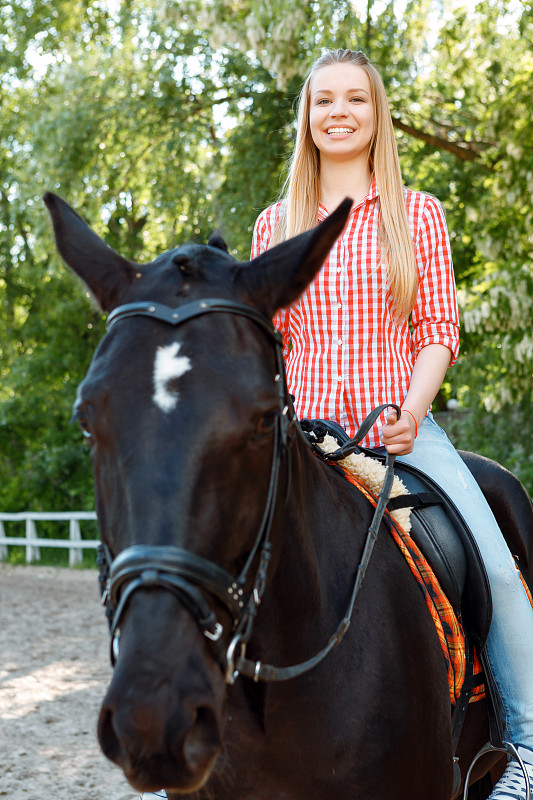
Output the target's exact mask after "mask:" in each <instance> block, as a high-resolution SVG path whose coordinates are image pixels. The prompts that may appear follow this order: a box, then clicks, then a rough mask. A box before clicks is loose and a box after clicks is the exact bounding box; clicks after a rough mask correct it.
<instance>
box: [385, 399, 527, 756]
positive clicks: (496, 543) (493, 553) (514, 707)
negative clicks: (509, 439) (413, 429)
mask: <svg viewBox="0 0 533 800" xmlns="http://www.w3.org/2000/svg"><path fill="white" fill-rule="evenodd" d="M398 460H399V461H405V462H406V463H408V464H412V465H413V466H415V467H418V469H420V470H421V471H422V472H425V473H426V474H427V475H429V476H430V477H431V478H433V480H435V481H436V482H437V483H438V484H439V485H440V486H441V487H442V488H443V489H444V491H445V492H446V493H447V494H448V495H449V496H450V498H451V499H452V500H453V502H454V503H455V505H456V506H457V508H458V509H459V511H460V512H461V514H462V515H463V517H464V519H465V521H466V522H467V524H468V525H469V527H470V529H471V531H472V533H473V535H474V538H475V540H476V542H477V545H478V547H479V550H480V553H481V556H482V558H483V561H484V562H485V568H486V570H487V574H488V577H489V583H490V588H491V591H492V601H493V617H492V623H491V626H490V631H489V635H488V638H487V657H488V659H489V662H490V665H491V667H492V670H493V673H494V678H495V681H496V684H497V686H498V689H499V692H500V695H501V700H502V705H503V710H504V713H505V724H506V731H505V737H506V738H507V739H508V740H509V741H511V742H512V743H513V744H519V743H520V744H524V745H526V746H527V747H531V748H533V609H532V608H531V605H530V603H529V600H528V597H527V595H526V592H525V591H524V588H523V586H522V582H521V581H520V578H519V573H518V570H517V568H516V565H515V562H514V559H513V557H512V556H511V553H510V552H509V549H508V547H507V545H506V543H505V540H504V538H503V535H502V533H501V531H500V529H499V527H498V525H497V523H496V520H495V518H494V516H493V514H492V511H491V510H490V508H489V506H488V504H487V502H486V501H485V498H484V497H483V494H482V493H481V491H480V489H479V487H478V485H477V483H476V481H475V480H474V478H473V477H472V474H471V473H470V471H469V470H468V469H467V467H466V466H465V464H464V462H463V461H462V459H461V457H460V456H459V454H458V453H457V451H456V450H455V448H454V446H453V445H452V444H451V442H450V440H449V439H448V437H447V436H446V434H445V432H444V431H443V430H442V428H440V427H439V426H438V425H437V423H436V422H435V420H434V419H433V417H432V415H431V414H428V416H427V417H426V418H425V419H424V421H423V423H422V424H421V425H420V428H419V430H418V436H417V438H416V441H415V446H414V449H413V452H412V453H409V455H407V456H398Z"/></svg>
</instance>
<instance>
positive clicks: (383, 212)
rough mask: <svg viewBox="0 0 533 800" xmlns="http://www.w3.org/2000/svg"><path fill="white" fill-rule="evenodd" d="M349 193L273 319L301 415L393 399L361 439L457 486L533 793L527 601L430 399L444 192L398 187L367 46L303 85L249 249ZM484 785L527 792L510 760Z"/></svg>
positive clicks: (441, 297) (453, 352)
mask: <svg viewBox="0 0 533 800" xmlns="http://www.w3.org/2000/svg"><path fill="white" fill-rule="evenodd" d="M346 196H349V197H351V198H353V206H352V211H351V214H350V217H349V220H348V223H347V225H346V228H345V230H344V232H343V234H342V236H341V237H340V238H339V240H338V241H337V243H336V244H335V246H334V247H333V249H332V251H331V253H330V255H329V258H328V260H327V261H326V262H325V264H324V266H323V268H322V270H321V272H320V273H319V274H318V276H317V277H316V278H315V280H314V281H313V282H312V283H311V285H310V286H308V287H307V289H306V290H305V291H304V292H303V294H302V296H301V297H300V299H299V300H298V301H296V302H295V303H294V304H293V305H292V306H290V307H289V308H287V309H283V310H281V311H280V312H279V313H278V315H277V316H276V319H275V324H276V326H277V327H278V328H279V330H280V331H281V332H282V334H283V337H284V343H285V360H286V366H287V378H288V383H289V390H290V391H291V393H292V394H293V395H294V396H295V407H296V411H297V413H298V415H299V416H300V417H301V418H309V419H315V418H321V419H332V420H335V421H336V422H338V423H339V424H340V425H342V426H343V427H344V428H345V430H346V431H347V433H348V434H350V435H353V434H354V433H355V431H356V430H357V428H358V426H359V424H360V423H361V422H362V420H363V419H364V418H365V417H366V416H367V414H368V413H369V412H370V411H371V410H372V409H373V408H375V407H376V406H378V405H380V404H381V403H396V404H397V405H399V406H400V407H401V409H402V414H401V417H400V419H397V417H396V414H395V413H388V415H387V416H386V417H385V418H382V419H380V420H378V422H377V423H376V424H375V426H374V428H373V429H372V430H371V431H370V433H369V434H368V436H367V438H366V440H365V442H364V444H366V445H367V446H369V447H380V446H384V447H386V449H387V450H388V451H389V452H391V453H395V454H396V455H397V457H398V458H399V459H400V460H404V461H406V462H408V463H411V464H413V465H415V466H417V467H418V468H419V469H421V470H423V471H424V472H426V473H427V474H429V475H430V476H431V477H432V478H433V479H434V480H436V481H437V482H438V483H439V484H440V485H441V486H442V487H443V489H444V490H445V491H446V492H447V493H448V494H449V495H450V496H451V498H452V499H453V500H454V502H455V504H456V506H457V507H458V508H459V510H460V511H461V513H462V514H463V516H464V517H465V519H466V521H467V522H468V523H469V525H470V527H471V529H472V531H473V534H474V536H475V538H476V540H477V542H478V546H479V549H480V551H481V553H482V556H483V558H484V560H485V564H486V568H487V572H488V575H489V581H490V584H491V590H492V596H493V604H494V616H493V621H492V625H491V629H490V633H489V637H488V641H487V653H488V658H489V662H490V665H491V667H492V669H493V672H494V676H495V679H496V683H497V685H498V688H499V690H500V693H501V697H502V705H503V708H504V710H505V720H504V722H505V725H506V736H507V738H508V740H509V741H510V742H512V743H513V744H514V745H515V746H516V747H518V748H519V752H520V755H521V757H522V759H523V761H524V762H527V769H528V770H529V776H530V784H531V791H532V792H533V666H532V665H533V610H532V608H531V606H530V604H529V600H528V598H527V595H526V593H525V591H524V589H523V587H522V584H521V581H520V579H519V575H518V572H517V570H516V567H515V564H514V561H513V558H512V556H511V554H510V552H509V550H508V548H507V546H506V544H505V541H504V539H503V536H502V534H501V532H500V530H499V528H498V526H497V524H496V521H495V519H494V517H493V515H492V513H491V511H490V509H489V507H488V505H487V503H486V501H485V499H484V497H483V495H482V494H481V492H480V491H479V489H478V487H477V484H476V483H475V481H474V479H473V477H472V476H471V474H470V473H469V472H468V470H467V469H466V467H465V465H464V463H463V462H462V460H461V459H460V457H459V455H458V454H457V453H456V451H455V449H454V448H453V446H452V445H451V444H450V442H449V440H448V439H447V437H446V434H445V433H444V431H442V429H441V428H439V426H438V425H437V424H436V423H435V421H434V420H433V418H432V416H431V413H430V411H429V409H430V407H431V403H432V401H433V399H434V397H435V395H436V393H437V392H438V390H439V388H440V386H441V384H442V381H443V379H444V376H445V374H446V370H447V369H448V367H449V366H450V365H452V364H453V363H454V361H455V360H456V358H457V353H458V349H459V319H458V311H457V300H456V291H455V281H454V275H453V267H452V258H451V253H450V244H449V239H448V232H447V228H446V221H445V218H444V213H443V210H442V207H441V205H440V203H439V202H438V201H437V200H436V199H435V198H433V197H431V196H429V195H427V194H423V193H421V192H414V191H410V190H408V189H405V188H404V187H403V185H402V177H401V171H400V164H399V159H398V152H397V148H396V142H395V137H394V131H393V127H392V122H391V116H390V111H389V107H388V102H387V98H386V94H385V89H384V86H383V82H382V80H381V77H380V75H379V73H378V72H377V71H376V69H375V68H374V67H373V66H372V65H371V64H370V62H369V61H368V59H367V58H366V56H365V55H364V54H363V53H361V52H353V51H350V50H336V51H328V52H326V53H325V54H324V55H323V56H322V57H321V58H320V59H319V60H318V61H317V62H316V63H315V65H314V67H313V69H312V70H311V72H310V74H309V76H308V78H307V80H306V81H305V84H304V86H303V88H302V92H301V96H300V105H299V113H298V126H297V135H296V142H295V147H294V153H293V157H292V162H291V167H290V172H289V177H288V181H287V184H286V190H285V196H284V199H283V200H282V201H281V202H279V203H276V204H275V205H273V206H270V207H269V208H267V209H266V210H265V211H263V212H262V213H261V214H260V215H259V217H258V219H257V221H256V224H255V228H254V237H253V244H252V256H253V257H255V256H257V255H258V254H259V253H261V252H263V251H264V250H266V249H267V248H269V247H272V246H273V245H275V244H277V243H278V242H280V241H282V240H284V239H285V238H288V237H290V236H294V235H295V234H298V233H300V232H302V231H304V230H307V229H309V228H311V227H313V226H314V225H316V223H317V221H318V220H321V219H323V218H324V217H325V216H326V215H327V214H328V213H329V212H330V211H332V210H333V209H334V208H335V207H336V206H337V205H338V203H339V202H340V201H341V200H342V199H343V198H344V197H346ZM490 797H491V798H492V799H493V800H495V799H496V798H500V799H501V800H503V798H525V797H526V791H525V781H524V778H523V775H522V772H521V770H520V769H519V768H518V766H517V764H516V762H514V761H511V762H510V763H509V765H508V767H507V769H506V771H505V774H504V776H503V778H502V779H501V780H500V781H499V782H498V784H497V786H496V787H495V788H494V790H493V792H492V794H491V795H490Z"/></svg>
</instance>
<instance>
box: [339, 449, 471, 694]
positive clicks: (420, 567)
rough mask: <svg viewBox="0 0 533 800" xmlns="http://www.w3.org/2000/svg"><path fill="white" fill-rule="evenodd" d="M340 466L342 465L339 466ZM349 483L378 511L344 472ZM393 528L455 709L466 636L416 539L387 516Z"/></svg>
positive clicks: (370, 496)
mask: <svg viewBox="0 0 533 800" xmlns="http://www.w3.org/2000/svg"><path fill="white" fill-rule="evenodd" d="M337 466H338V465H337ZM342 471H343V473H344V475H345V477H346V478H347V480H349V481H350V483H352V484H353V485H354V486H355V487H356V488H357V489H358V490H359V491H360V492H362V494H363V495H364V496H365V497H366V498H367V500H368V501H369V503H370V504H371V505H372V506H373V507H374V508H375V507H376V504H377V498H376V497H375V496H374V495H373V494H372V493H371V492H370V491H369V490H368V489H367V487H366V486H364V484H362V483H361V482H360V481H358V480H357V478H355V477H354V476H353V475H351V474H350V473H349V472H347V471H346V470H345V469H343V470H342ZM385 514H386V516H387V519H388V521H389V524H390V531H391V534H392V537H393V539H394V541H395V542H396V544H397V545H398V547H399V548H400V551H401V552H402V554H403V556H404V558H405V560H406V561H407V564H408V565H409V568H410V570H411V572H412V573H413V575H414V577H415V579H416V582H417V583H418V585H419V587H420V589H421V591H422V593H423V595H424V599H425V601H426V605H427V607H428V610H429V613H430V614H431V618H432V620H433V624H434V625H435V629H436V631H437V635H438V637H439V642H440V646H441V649H442V654H443V656H444V661H445V663H446V670H447V673H448V689H449V693H450V703H451V704H452V705H455V703H456V701H457V698H458V697H459V695H460V693H461V688H462V686H463V682H464V679H465V668H466V654H465V634H464V629H463V626H462V625H461V623H460V622H459V620H458V619H457V616H456V614H455V612H454V610H453V607H452V604H451V603H450V601H449V600H448V598H447V597H446V595H445V594H444V592H443V591H442V588H441V586H440V584H439V582H438V580H437V577H436V575H435V573H434V572H433V570H432V569H431V567H430V565H429V563H428V561H427V560H426V559H425V557H424V556H423V554H422V553H421V551H420V550H419V548H418V547H417V545H416V544H415V542H414V541H413V539H412V538H411V537H410V536H409V534H407V533H405V531H404V530H403V529H402V528H401V527H400V525H399V524H398V523H397V522H396V521H395V520H394V519H393V518H392V517H391V515H390V514H389V512H388V511H386V512H385ZM481 672H482V667H481V663H480V661H479V658H478V656H477V653H476V652H475V655H474V675H477V674H479V673H481ZM484 693H485V689H484V686H483V685H481V686H479V687H477V688H476V689H474V691H473V694H472V698H471V700H470V702H474V701H475V700H480V699H481V698H482V697H484Z"/></svg>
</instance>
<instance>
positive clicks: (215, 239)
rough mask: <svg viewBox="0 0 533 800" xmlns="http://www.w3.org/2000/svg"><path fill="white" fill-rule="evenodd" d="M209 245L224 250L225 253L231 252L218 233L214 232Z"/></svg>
mask: <svg viewBox="0 0 533 800" xmlns="http://www.w3.org/2000/svg"><path fill="white" fill-rule="evenodd" d="M207 244H208V245H209V247H217V248H218V249H219V250H223V251H224V252H225V253H227V252H229V251H228V245H227V244H226V242H225V241H224V239H223V238H222V236H221V235H220V234H219V233H218V232H217V231H214V232H213V233H212V234H211V236H210V237H209V241H208V242H207Z"/></svg>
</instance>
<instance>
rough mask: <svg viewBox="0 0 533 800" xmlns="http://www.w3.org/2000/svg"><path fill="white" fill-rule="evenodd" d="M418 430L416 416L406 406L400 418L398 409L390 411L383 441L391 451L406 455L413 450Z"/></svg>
mask: <svg viewBox="0 0 533 800" xmlns="http://www.w3.org/2000/svg"><path fill="white" fill-rule="evenodd" d="M416 432H417V423H416V422H415V418H414V417H413V416H412V415H411V413H410V412H409V411H407V409H406V408H404V409H403V411H402V415H401V417H400V419H398V415H397V414H396V411H389V413H388V414H387V416H386V423H385V425H384V426H383V431H382V434H381V441H382V442H383V444H384V445H385V447H386V448H387V450H388V452H389V453H394V455H397V456H406V455H407V453H411V452H412V450H413V447H414V444H415V438H416Z"/></svg>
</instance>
